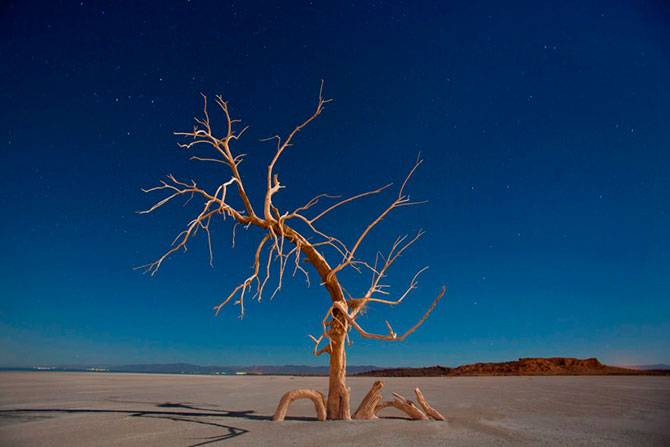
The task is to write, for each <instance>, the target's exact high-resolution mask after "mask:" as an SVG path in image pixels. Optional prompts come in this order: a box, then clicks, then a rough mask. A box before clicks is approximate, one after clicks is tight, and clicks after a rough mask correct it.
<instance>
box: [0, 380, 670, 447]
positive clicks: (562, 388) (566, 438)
mask: <svg viewBox="0 0 670 447" xmlns="http://www.w3.org/2000/svg"><path fill="white" fill-rule="evenodd" d="M383 380H384V382H385V384H386V386H385V388H384V397H385V400H386V399H388V398H390V397H391V392H392V391H395V392H397V393H400V394H402V395H404V396H405V397H409V398H412V399H413V398H414V393H413V391H412V390H413V388H414V387H415V386H419V387H420V388H421V390H422V391H423V393H424V394H425V396H426V398H427V399H428V401H429V402H430V403H431V405H432V406H434V407H435V408H436V409H437V410H438V411H440V412H441V413H442V414H444V415H445V416H446V417H447V419H448V421H447V422H437V421H430V422H425V421H410V420H407V419H406V418H405V415H404V413H401V412H400V411H398V410H396V409H395V408H386V409H384V410H382V412H381V413H380V416H381V419H379V420H377V421H327V422H318V421H316V420H315V415H314V407H313V405H312V403H311V402H309V401H306V400H302V401H297V402H295V403H294V404H293V405H292V406H291V408H290V409H289V412H288V417H287V420H286V421H284V422H272V421H271V420H270V418H271V416H272V414H273V413H274V410H275V407H276V404H277V402H278V401H279V398H280V397H281V395H282V394H283V393H284V392H286V391H288V390H290V389H294V388H315V389H318V390H321V391H322V392H326V391H327V379H326V378H325V377H304V378H302V377H278V376H259V377H250V376H242V377H239V376H236V377H230V376H186V375H153V374H111V373H99V374H98V373H65V372H62V373H61V372H2V373H0V445H2V446H5V445H7V446H10V445H11V446H46V445H69V446H179V447H186V446H224V445H230V446H258V445H261V446H262V445H272V446H284V445H286V446H289V445H290V446H320V445H329V446H354V445H355V446H358V445H363V446H385V447H386V446H438V445H449V446H479V445H481V446H507V445H510V446H511V445H556V446H558V445H561V446H565V445H571V446H576V445H588V446H619V445H621V446H668V445H670V424H669V423H668V421H670V378H669V377H606V376H603V377H457V378H386V379H383ZM373 381H374V379H373V378H367V377H352V378H350V379H349V380H348V382H349V386H350V387H351V396H352V407H353V409H355V408H356V406H357V405H358V402H359V401H360V399H361V398H362V397H363V396H364V395H365V393H366V392H367V390H368V389H369V387H370V386H371V385H372V383H373Z"/></svg>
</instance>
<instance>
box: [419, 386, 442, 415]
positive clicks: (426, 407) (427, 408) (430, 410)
mask: <svg viewBox="0 0 670 447" xmlns="http://www.w3.org/2000/svg"><path fill="white" fill-rule="evenodd" d="M414 392H415V393H416V400H418V401H419V405H421V408H423V411H424V412H425V413H426V414H427V415H428V416H430V417H432V418H433V419H435V420H436V421H446V420H447V419H446V418H445V417H444V416H442V415H441V414H440V412H439V411H437V410H436V409H435V408H433V407H431V406H430V405H428V402H426V399H425V398H424V397H423V393H422V392H421V390H420V389H419V388H414Z"/></svg>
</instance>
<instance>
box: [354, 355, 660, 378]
mask: <svg viewBox="0 0 670 447" xmlns="http://www.w3.org/2000/svg"><path fill="white" fill-rule="evenodd" d="M653 366H654V367H655V368H645V369H642V368H637V369H631V368H621V367H617V366H607V365H603V364H602V363H600V361H598V359H596V358H589V359H583V360H582V359H575V358H569V357H551V358H520V359H518V360H514V361H511V362H500V363H473V364H471V365H462V366H459V367H456V368H449V367H446V366H431V367H427V368H393V369H383V370H377V371H368V372H364V373H360V374H358V375H359V376H370V377H441V376H450V377H454V376H568V375H573V376H576V375H579V376H582V375H584V376H587V375H670V369H665V368H657V367H658V366H667V365H653Z"/></svg>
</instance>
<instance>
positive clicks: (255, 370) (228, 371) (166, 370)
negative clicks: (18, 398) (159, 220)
mask: <svg viewBox="0 0 670 447" xmlns="http://www.w3.org/2000/svg"><path fill="white" fill-rule="evenodd" d="M3 369H26V370H36V371H92V372H127V373H154V374H214V375H217V374H219V375H244V374H256V375H261V374H271V375H306V376H327V375H328V370H329V367H328V366H306V365H281V366H274V365H253V366H200V365H193V364H190V363H152V364H135V365H100V364H98V365H61V366H49V365H46V366H35V367H32V368H3ZM377 369H380V368H379V367H378V366H372V365H366V366H348V367H347V374H349V375H355V374H358V373H361V372H365V371H371V370H377Z"/></svg>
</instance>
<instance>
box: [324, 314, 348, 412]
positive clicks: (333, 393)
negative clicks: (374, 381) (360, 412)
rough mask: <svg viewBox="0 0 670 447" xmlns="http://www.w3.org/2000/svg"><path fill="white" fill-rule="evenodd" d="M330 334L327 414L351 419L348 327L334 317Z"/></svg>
mask: <svg viewBox="0 0 670 447" xmlns="http://www.w3.org/2000/svg"><path fill="white" fill-rule="evenodd" d="M335 315H337V314H335ZM341 320H344V319H341ZM344 321H346V320H344ZM329 335H330V340H331V342H330V348H331V349H330V377H329V380H328V401H327V405H326V409H327V415H328V419H338V420H349V419H351V413H350V409H349V388H348V387H347V383H346V378H347V355H346V352H345V348H346V329H345V328H343V327H342V326H341V325H340V324H338V323H337V321H336V320H335V319H333V322H332V324H331V328H330V331H329Z"/></svg>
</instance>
